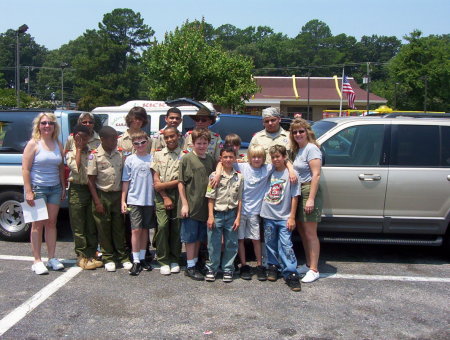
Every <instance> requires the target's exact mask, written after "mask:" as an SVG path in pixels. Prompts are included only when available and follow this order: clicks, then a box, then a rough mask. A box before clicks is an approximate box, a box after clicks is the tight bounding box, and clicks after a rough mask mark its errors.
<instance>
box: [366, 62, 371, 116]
mask: <svg viewBox="0 0 450 340" xmlns="http://www.w3.org/2000/svg"><path fill="white" fill-rule="evenodd" d="M366 76H367V105H366V110H367V114H369V106H370V98H369V94H370V62H369V61H368V62H367V75H366Z"/></svg>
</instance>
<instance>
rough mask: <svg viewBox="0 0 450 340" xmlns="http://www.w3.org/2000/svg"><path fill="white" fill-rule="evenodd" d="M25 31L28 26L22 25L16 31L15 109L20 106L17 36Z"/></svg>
mask: <svg viewBox="0 0 450 340" xmlns="http://www.w3.org/2000/svg"><path fill="white" fill-rule="evenodd" d="M27 30H28V26H27V25H25V24H23V25H22V26H20V27H19V28H18V29H17V31H16V103H17V107H19V106H20V93H19V92H20V71H19V68H20V65H19V64H20V62H19V34H20V33H25V32H26V31H27Z"/></svg>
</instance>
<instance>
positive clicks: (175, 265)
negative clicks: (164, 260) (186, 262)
mask: <svg viewBox="0 0 450 340" xmlns="http://www.w3.org/2000/svg"><path fill="white" fill-rule="evenodd" d="M170 272H171V273H179V272H180V266H179V265H178V263H171V264H170Z"/></svg>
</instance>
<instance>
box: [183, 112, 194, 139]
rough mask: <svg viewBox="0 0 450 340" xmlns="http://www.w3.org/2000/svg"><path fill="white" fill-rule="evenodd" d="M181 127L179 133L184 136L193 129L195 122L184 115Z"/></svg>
mask: <svg viewBox="0 0 450 340" xmlns="http://www.w3.org/2000/svg"><path fill="white" fill-rule="evenodd" d="M181 126H182V130H181V133H182V134H183V135H184V134H185V133H186V132H188V131H190V130H193V129H194V126H195V122H194V121H193V120H192V118H191V117H189V116H188V115H184V116H183V123H182V125H181Z"/></svg>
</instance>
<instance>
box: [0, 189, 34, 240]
mask: <svg viewBox="0 0 450 340" xmlns="http://www.w3.org/2000/svg"><path fill="white" fill-rule="evenodd" d="M23 199H24V197H23V194H22V193H20V192H17V191H6V192H2V193H0V237H1V238H2V239H4V240H6V241H27V240H29V238H30V228H31V223H25V222H24V220H23V214H22V207H21V205H20V202H23Z"/></svg>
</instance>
